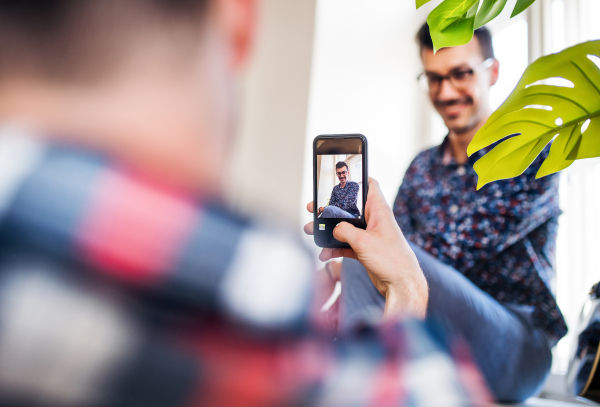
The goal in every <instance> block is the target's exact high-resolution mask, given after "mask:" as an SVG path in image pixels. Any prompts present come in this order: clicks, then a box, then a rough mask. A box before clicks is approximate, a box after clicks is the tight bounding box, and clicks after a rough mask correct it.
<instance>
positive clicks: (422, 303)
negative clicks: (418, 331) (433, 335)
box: [383, 275, 429, 320]
mask: <svg viewBox="0 0 600 407" xmlns="http://www.w3.org/2000/svg"><path fill="white" fill-rule="evenodd" d="M420 277H422V279H418V280H420V281H414V282H411V283H409V284H406V282H402V283H391V284H389V285H388V287H387V290H386V295H385V309H384V313H383V317H384V319H386V320H388V319H395V320H397V319H402V318H416V319H425V316H426V314H427V302H428V299H429V289H428V286H427V281H426V280H425V277H424V276H423V275H421V276H420Z"/></svg>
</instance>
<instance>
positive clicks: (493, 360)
mask: <svg viewBox="0 0 600 407" xmlns="http://www.w3.org/2000/svg"><path fill="white" fill-rule="evenodd" d="M411 247H412V249H413V250H414V251H415V253H416V255H417V258H418V260H419V263H420V264H421V268H422V269H423V273H424V274H425V277H426V278H427V282H428V284H429V306H428V309H427V319H431V320H434V321H436V323H437V324H439V325H441V326H442V327H443V328H444V329H445V330H446V331H448V332H449V333H450V334H458V335H459V336H460V337H462V338H463V339H464V340H465V341H466V342H467V344H468V345H469V346H470V349H471V355H472V357H473V359H474V361H475V363H476V364H477V365H478V367H479V369H480V370H481V372H482V374H483V376H484V377H485V379H486V381H487V384H488V386H489V388H490V390H491V392H492V395H493V396H494V397H495V399H496V400H497V401H501V402H515V401H522V400H524V399H526V398H527V397H530V396H533V395H535V394H537V393H538V392H539V391H540V390H541V388H542V386H543V384H544V381H545V379H546V377H547V375H548V373H549V371H550V365H551V364H552V354H551V352H550V349H551V343H550V340H549V338H548V336H547V335H546V334H545V332H544V331H543V330H542V329H541V328H538V327H535V326H534V325H533V323H532V321H531V313H532V309H531V307H527V306H517V305H506V304H505V305H502V304H500V303H499V302H497V301H496V300H495V299H493V298H492V297H490V296H489V295H488V294H487V293H485V292H484V291H482V290H481V289H479V288H478V287H477V286H475V285H474V284H473V283H471V281H469V280H468V279H467V278H466V277H464V276H463V275H462V274H461V273H460V272H458V271H456V270H455V269H453V268H452V267H450V266H448V265H446V264H444V263H442V262H440V261H439V260H437V259H435V258H434V257H432V256H431V255H429V254H428V253H426V252H425V251H423V250H421V249H419V248H418V247H416V246H415V245H413V244H411ZM341 279H342V294H341V297H340V301H341V303H340V319H339V323H340V326H339V328H340V333H342V334H343V333H347V332H349V331H351V330H352V329H353V328H354V327H357V326H359V325H360V324H361V323H363V322H366V321H368V320H370V319H372V318H373V317H376V318H381V316H382V311H383V307H384V305H385V299H384V297H383V296H382V295H381V294H380V293H379V291H377V289H376V288H375V287H374V286H373V284H372V283H371V280H370V279H369V276H368V275H367V273H366V271H365V269H364V268H363V266H362V265H361V264H360V263H359V262H357V261H355V260H350V259H344V262H343V265H342V275H341ZM431 385H432V388H435V383H432V384H431Z"/></svg>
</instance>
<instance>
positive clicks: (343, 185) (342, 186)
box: [340, 181, 348, 188]
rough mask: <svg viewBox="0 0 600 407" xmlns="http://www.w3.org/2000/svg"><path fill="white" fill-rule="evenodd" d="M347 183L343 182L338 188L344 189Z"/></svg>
mask: <svg viewBox="0 0 600 407" xmlns="http://www.w3.org/2000/svg"><path fill="white" fill-rule="evenodd" d="M347 183H348V181H346V182H344V183H343V184H342V183H341V182H340V188H344V187H345V186H346V184H347Z"/></svg>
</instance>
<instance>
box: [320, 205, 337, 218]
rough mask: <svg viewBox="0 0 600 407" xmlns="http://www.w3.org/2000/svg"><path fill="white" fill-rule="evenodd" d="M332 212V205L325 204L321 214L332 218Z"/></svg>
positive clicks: (333, 212)
mask: <svg viewBox="0 0 600 407" xmlns="http://www.w3.org/2000/svg"><path fill="white" fill-rule="evenodd" d="M334 214H335V211H334V210H333V209H332V207H331V206H326V207H325V208H323V215H321V216H322V217H324V218H332V217H333V215H334Z"/></svg>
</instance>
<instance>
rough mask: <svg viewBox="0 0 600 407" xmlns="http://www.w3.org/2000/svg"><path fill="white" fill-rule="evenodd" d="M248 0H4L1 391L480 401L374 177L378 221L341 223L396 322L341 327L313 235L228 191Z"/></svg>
mask: <svg viewBox="0 0 600 407" xmlns="http://www.w3.org/2000/svg"><path fill="white" fill-rule="evenodd" d="M254 14H255V2H254V1H252V0H74V1H67V0H43V1H40V0H4V1H0V55H1V58H0V405H1V406H40V407H50V406H61V407H91V406H94V407H102V406H106V407H125V406H143V407H163V406H164V407H177V406H200V405H202V406H330V405H331V406H346V405H348V406H350V405H351V406H379V405H381V406H390V405H398V406H400V405H411V406H414V405H419V406H437V405H448V406H467V405H483V403H484V402H485V390H483V391H482V390H481V389H482V388H483V387H482V386H481V382H480V381H478V380H477V379H478V376H477V371H476V369H474V368H473V365H472V364H471V363H470V362H469V359H468V356H466V355H465V352H464V351H462V350H464V347H462V348H461V346H459V344H451V343H448V342H446V340H445V339H444V338H443V337H441V336H439V335H436V334H435V333H434V332H433V331H432V330H431V328H428V327H427V326H426V325H424V324H422V323H420V322H417V321H415V320H410V319H411V318H413V319H417V320H418V319H423V318H424V315H425V311H426V308H427V296H428V293H427V282H426V280H425V277H424V276H423V273H422V271H421V269H420V268H419V265H418V263H417V260H416V257H415V255H414V253H413V252H412V250H411V249H410V248H409V247H408V243H407V242H406V240H405V239H404V236H403V235H402V233H401V232H400V229H399V227H398V226H397V225H396V224H395V223H394V215H393V213H392V211H391V209H390V208H389V207H388V206H387V205H386V203H385V200H384V199H383V196H382V194H381V191H380V190H379V187H378V185H377V183H376V181H373V182H372V183H371V189H370V191H369V202H371V203H372V206H371V207H369V208H367V211H366V215H367V216H369V217H370V219H372V220H373V225H375V224H378V225H379V226H378V227H372V229H371V230H370V231H368V232H367V231H364V230H358V229H355V228H354V227H352V226H351V225H349V224H347V225H346V226H344V227H342V228H339V230H338V231H337V232H336V233H337V234H336V236H337V237H339V238H340V239H344V240H345V241H347V242H349V243H350V244H352V246H353V247H355V251H353V252H352V256H353V257H356V258H358V259H359V260H360V261H362V263H363V264H364V266H365V268H366V270H367V271H368V272H369V273H370V275H371V277H372V278H373V281H375V282H377V285H378V288H379V289H380V290H381V291H380V293H382V295H384V296H385V297H386V298H387V301H386V305H385V307H386V310H385V313H386V317H387V318H388V320H389V322H388V323H387V324H385V325H382V326H372V327H371V329H370V330H363V331H362V332H361V335H360V336H359V335H356V336H353V337H352V338H350V339H348V340H345V341H337V342H334V341H333V338H332V336H331V335H329V334H328V332H326V331H325V330H324V329H322V328H321V322H322V321H321V319H320V318H319V315H320V314H319V313H317V312H316V310H318V309H319V308H320V305H322V303H320V301H318V300H319V298H314V296H313V294H314V284H313V279H312V278H313V276H314V273H313V262H312V259H311V256H310V254H309V252H308V251H307V250H306V249H304V248H302V247H301V246H300V245H299V244H298V242H297V239H296V238H293V237H290V236H289V235H287V234H286V233H281V232H278V231H273V230H270V229H267V228H265V227H262V226H260V224H257V223H254V222H252V221H251V220H248V219H243V218H240V216H239V215H236V214H235V213H232V212H230V211H229V210H227V209H226V206H225V205H223V204H222V203H221V202H222V199H221V197H222V196H223V188H224V185H226V184H225V182H224V181H225V180H224V177H223V174H226V168H227V157H228V154H229V152H230V149H231V137H232V135H233V134H232V128H233V126H232V123H233V122H234V121H235V115H234V112H236V111H237V109H236V108H235V106H236V98H235V97H234V96H235V95H236V94H237V93H236V92H234V91H233V90H234V88H235V84H236V80H237V78H238V77H239V75H240V72H241V68H242V67H243V66H244V61H246V60H247V57H248V52H249V50H250V48H251V45H252V38H253V32H254V21H255V19H254ZM311 210H312V207H311ZM307 231H308V232H311V231H312V225H309V226H308V227H307ZM346 254H350V251H348V252H346ZM371 255H374V257H370V256H371ZM451 351H452V356H450V352H451ZM432 385H435V386H437V387H438V390H437V391H436V392H431V391H430V388H431V386H432Z"/></svg>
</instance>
